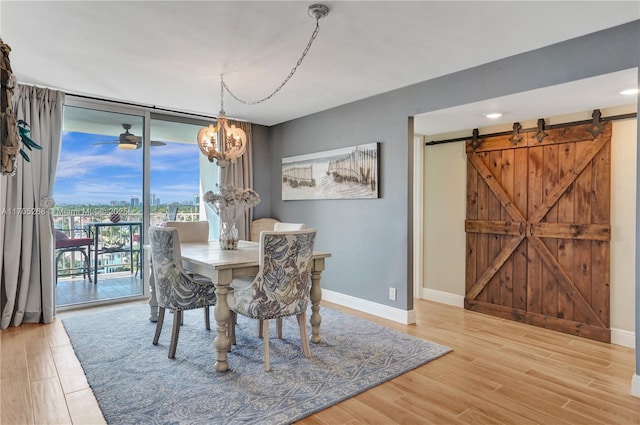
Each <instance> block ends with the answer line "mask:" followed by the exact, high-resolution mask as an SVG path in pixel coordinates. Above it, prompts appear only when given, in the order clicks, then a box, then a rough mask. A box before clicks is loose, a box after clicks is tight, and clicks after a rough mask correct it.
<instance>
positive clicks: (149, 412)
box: [61, 305, 451, 425]
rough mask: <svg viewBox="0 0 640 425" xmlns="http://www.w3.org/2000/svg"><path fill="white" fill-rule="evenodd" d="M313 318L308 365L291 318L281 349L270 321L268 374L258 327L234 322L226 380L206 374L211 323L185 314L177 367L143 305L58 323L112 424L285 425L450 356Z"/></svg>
mask: <svg viewBox="0 0 640 425" xmlns="http://www.w3.org/2000/svg"><path fill="white" fill-rule="evenodd" d="M320 313H321V315H322V326H321V337H322V342H321V343H320V344H313V343H312V344H311V355H312V358H311V359H307V358H305V357H304V356H303V355H302V349H301V346H300V333H299V329H298V325H297V321H296V319H295V317H289V318H286V319H284V326H283V339H278V338H276V337H275V320H274V321H272V322H274V323H273V324H272V329H271V334H270V335H271V339H270V340H271V345H270V347H271V371H270V372H265V371H264V364H263V359H264V357H263V349H262V347H263V345H262V339H259V338H258V337H257V328H258V325H257V323H256V321H255V320H249V319H246V318H243V317H241V316H239V317H238V326H237V328H236V341H237V345H236V346H234V347H233V348H232V351H231V353H229V365H230V370H229V371H227V372H226V373H218V372H215V371H214V369H213V365H214V363H215V352H214V349H213V339H214V337H215V335H216V331H215V330H214V329H215V322H214V323H212V326H211V327H212V330H211V331H207V330H206V329H205V327H204V313H203V311H202V310H191V311H187V312H185V314H184V325H183V326H182V328H181V330H180V339H179V341H178V349H177V352H176V358H175V359H174V360H170V359H168V358H167V354H168V350H169V339H170V336H171V323H172V320H173V315H172V314H170V313H167V315H166V316H165V323H164V328H163V330H162V336H161V337H160V343H159V345H157V346H154V345H152V344H151V341H152V339H153V333H154V331H155V323H151V322H149V320H148V317H149V307H148V306H145V305H136V306H126V307H116V308H111V309H108V310H103V311H99V312H75V313H63V314H62V315H61V318H62V322H63V324H64V327H65V328H66V330H67V333H68V334H69V337H70V339H71V343H72V344H73V347H74V349H75V352H76V355H77V356H78V358H79V359H80V362H81V363H82V367H83V368H84V371H85V374H86V375H87V380H88V381H89V385H90V386H91V388H92V389H93V392H94V394H95V396H96V398H97V400H98V404H99V405H100V408H101V409H102V412H103V414H104V417H105V419H106V420H107V422H108V423H110V424H225V425H227V424H260V425H268V424H288V423H292V422H294V421H296V420H299V419H302V418H304V417H306V416H309V415H311V414H313V413H315V412H318V411H320V410H322V409H325V408H327V407H329V406H331V405H333V404H336V403H338V402H340V401H342V400H345V399H347V398H349V397H352V396H354V395H356V394H358V393H361V392H363V391H365V390H367V389H369V388H372V387H374V386H376V385H379V384H380V383H382V382H385V381H387V380H389V379H392V378H394V377H396V376H399V375H401V374H403V373H405V372H407V371H409V370H411V369H414V368H416V367H418V366H421V365H423V364H425V363H427V362H429V361H431V360H434V359H436V358H438V357H440V356H442V355H444V354H446V353H448V352H449V351H451V350H450V349H449V348H447V347H444V346H441V345H438V344H434V343H432V342H429V341H426V340H422V339H418V338H415V337H413V336H411V335H407V334H403V333H401V332H397V331H395V330H392V329H389V328H386V327H384V326H380V325H377V324H375V323H371V322H368V321H366V320H362V319H360V318H357V317H353V316H350V315H347V314H344V313H341V312H338V311H335V310H332V309H329V308H325V307H323V308H321V309H320ZM211 318H212V320H213V314H211ZM308 332H309V334H310V332H311V330H310V329H308Z"/></svg>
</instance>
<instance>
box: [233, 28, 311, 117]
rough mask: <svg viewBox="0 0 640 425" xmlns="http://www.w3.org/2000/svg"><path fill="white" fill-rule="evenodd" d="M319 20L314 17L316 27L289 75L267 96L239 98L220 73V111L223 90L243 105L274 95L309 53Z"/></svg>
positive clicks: (267, 98)
mask: <svg viewBox="0 0 640 425" xmlns="http://www.w3.org/2000/svg"><path fill="white" fill-rule="evenodd" d="M319 20H320V18H319V17H316V28H315V29H314V30H313V33H312V34H311V38H309V42H308V43H307V47H305V49H304V51H303V52H302V55H301V56H300V59H298V62H297V63H296V65H295V66H294V67H293V68H292V69H291V72H289V75H287V77H286V78H285V79H284V80H283V81H282V83H280V85H279V86H278V87H277V88H276V89H275V90H274V91H273V92H271V94H269V95H268V96H265V97H263V98H262V99H259V100H243V99H240V98H239V97H238V96H236V95H235V93H233V92H232V91H231V89H230V88H229V86H228V85H227V83H226V82H225V81H224V75H223V74H220V112H222V113H223V114H224V101H223V100H222V96H223V94H224V90H227V92H229V94H230V95H231V97H233V98H234V99H235V100H237V101H238V102H240V103H243V104H245V105H257V104H259V103H262V102H266V101H267V100H269V99H271V98H272V97H273V96H275V95H276V94H277V93H278V92H279V91H280V90H281V89H282V88H283V87H284V86H285V85H286V84H287V83H288V82H289V80H290V79H291V77H293V74H295V73H296V71H297V70H298V67H299V66H300V64H302V61H303V60H304V58H305V56H307V53H309V49H311V45H312V44H313V41H314V40H315V39H316V37H317V36H318V33H319V32H320V23H319Z"/></svg>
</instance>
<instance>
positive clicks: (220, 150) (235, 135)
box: [198, 4, 329, 168]
mask: <svg viewBox="0 0 640 425" xmlns="http://www.w3.org/2000/svg"><path fill="white" fill-rule="evenodd" d="M308 13H309V16H311V17H312V18H314V19H315V20H316V27H315V29H314V31H313V33H312V34H311V38H310V39H309V42H308V43H307V46H306V47H305V49H304V51H303V52H302V55H301V56H300V59H298V62H297V63H296V65H295V66H294V67H293V68H292V69H291V72H289V75H287V77H286V78H285V79H284V80H283V81H282V83H280V85H279V86H278V87H277V88H276V89H275V90H274V91H273V92H271V94H269V95H267V96H265V97H264V98H262V99H259V100H253V101H246V100H242V99H240V98H239V97H238V96H236V95H235V94H234V93H233V92H232V91H231V89H230V88H229V86H228V85H227V84H226V83H225V81H224V75H223V74H220V112H219V114H218V117H217V118H216V122H215V125H213V124H209V126H208V127H203V128H201V129H200V131H199V132H198V147H199V148H200V152H202V154H203V155H205V156H206V157H207V158H208V159H209V162H213V161H216V163H217V164H218V166H219V167H223V168H224V167H226V166H227V165H229V163H235V162H236V160H237V159H238V158H240V157H241V156H242V155H243V154H244V153H245V151H246V150H247V134H246V133H245V132H244V130H243V129H241V128H239V127H237V126H236V125H235V124H230V123H229V120H228V119H227V117H226V113H225V111H224V92H225V90H226V91H227V92H228V93H229V94H230V95H231V96H232V97H233V98H234V99H235V100H237V101H238V102H240V103H243V104H245V105H257V104H259V103H262V102H266V101H267V100H269V99H271V98H272V97H273V96H275V94H276V93H278V92H279V91H280V90H281V89H282V88H283V87H284V86H285V84H287V83H288V82H289V80H290V79H291V77H293V74H295V72H296V70H297V69H298V67H299V66H300V64H301V63H302V61H303V60H304V58H305V56H306V55H307V53H308V52H309V49H310V48H311V45H312V44H313V41H314V40H315V39H316V37H317V36H318V32H319V31H320V25H319V24H318V21H319V20H320V19H321V18H324V17H325V16H327V15H328V14H329V8H328V7H327V6H325V5H322V4H312V5H311V6H309V8H308Z"/></svg>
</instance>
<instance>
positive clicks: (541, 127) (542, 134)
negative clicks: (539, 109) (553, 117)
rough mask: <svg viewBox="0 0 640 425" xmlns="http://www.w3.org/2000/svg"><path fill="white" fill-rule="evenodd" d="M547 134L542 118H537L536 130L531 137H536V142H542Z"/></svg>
mask: <svg viewBox="0 0 640 425" xmlns="http://www.w3.org/2000/svg"><path fill="white" fill-rule="evenodd" d="M547 136H548V134H547V133H545V132H544V118H540V119H538V131H536V134H535V135H534V136H533V137H535V138H536V140H537V141H538V143H542V141H543V140H544V138H545V137H547Z"/></svg>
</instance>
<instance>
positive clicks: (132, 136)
mask: <svg viewBox="0 0 640 425" xmlns="http://www.w3.org/2000/svg"><path fill="white" fill-rule="evenodd" d="M205 124H208V122H206V121H204V120H202V119H197V118H190V117H186V116H184V115H182V116H173V115H171V114H166V115H165V114H162V115H160V114H157V113H154V112H151V111H150V110H149V109H148V108H144V107H135V106H130V105H119V104H114V103H112V102H102V101H97V100H93V99H91V100H86V99H80V98H75V97H73V96H70V97H69V98H68V100H67V104H66V105H65V113H64V127H63V138H62V149H61V156H60V161H59V164H58V168H57V173H56V181H55V186H54V199H55V201H56V207H55V208H54V210H53V215H52V218H53V220H54V227H55V228H56V235H57V237H58V238H59V239H64V242H58V243H57V244H58V249H56V258H55V260H56V272H57V284H56V306H57V307H61V308H73V307H77V306H80V305H85V304H87V303H91V304H101V303H113V302H120V301H124V300H129V299H132V298H145V297H147V296H148V284H146V283H145V282H147V283H148V275H149V271H148V268H147V267H146V266H145V264H148V262H146V263H145V258H144V257H145V255H144V254H145V252H144V249H143V245H144V242H145V237H144V233H145V231H144V230H145V229H146V228H147V227H148V226H149V225H153V224H159V223H161V222H162V221H166V220H168V219H172V217H171V214H172V213H173V212H175V214H174V215H175V219H177V220H182V221H194V220H206V215H205V209H204V208H203V206H202V205H201V202H200V199H201V198H202V193H203V188H204V190H205V191H206V190H208V188H211V187H212V186H215V184H216V183H217V181H218V170H217V167H216V166H215V165H213V164H209V163H208V162H207V163H206V166H205V167H203V174H202V173H201V171H200V169H201V167H200V165H201V163H202V159H201V156H202V155H200V154H199V150H198V147H197V145H196V143H195V140H196V134H197V132H198V130H199V128H200V127H202V126H203V125H205ZM202 164H204V163H202ZM201 175H202V176H203V177H202V181H201ZM211 224H212V228H213V229H212V232H214V231H215V226H217V220H215V221H212V222H211ZM73 239H85V240H86V239H90V244H88V245H80V246H78V247H75V246H74V243H75V242H74V241H73ZM69 247H71V248H69Z"/></svg>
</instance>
